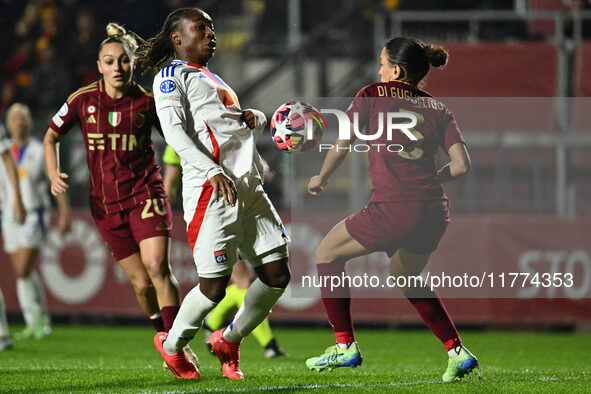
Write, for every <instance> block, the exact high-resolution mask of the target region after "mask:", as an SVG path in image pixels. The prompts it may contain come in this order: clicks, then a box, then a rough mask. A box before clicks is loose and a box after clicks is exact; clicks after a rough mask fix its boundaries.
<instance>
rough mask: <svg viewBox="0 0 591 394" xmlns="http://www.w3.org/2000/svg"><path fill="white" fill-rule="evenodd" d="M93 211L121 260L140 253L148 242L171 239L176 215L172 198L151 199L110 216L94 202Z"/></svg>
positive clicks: (98, 223)
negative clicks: (161, 238) (174, 215)
mask: <svg viewBox="0 0 591 394" xmlns="http://www.w3.org/2000/svg"><path fill="white" fill-rule="evenodd" d="M90 210H91V212H92V217H93V218H94V222H95V223H96V225H97V227H98V230H99V232H100V233H101V236H102V237H103V240H104V241H105V243H106V244H107V246H108V247H109V248H110V249H111V252H112V253H113V257H114V258H115V260H117V261H121V260H122V259H124V258H126V257H129V256H131V255H132V254H134V253H136V252H138V251H139V243H140V241H142V240H144V239H148V238H152V237H159V236H165V237H170V230H171V229H172V215H171V210H170V204H169V203H168V198H165V197H158V198H151V199H148V200H144V201H141V202H140V203H139V204H138V205H137V206H134V207H131V208H128V209H124V210H123V211H119V212H113V213H109V214H107V213H106V212H105V211H104V209H103V208H102V207H99V206H98V204H93V203H92V202H91V204H90Z"/></svg>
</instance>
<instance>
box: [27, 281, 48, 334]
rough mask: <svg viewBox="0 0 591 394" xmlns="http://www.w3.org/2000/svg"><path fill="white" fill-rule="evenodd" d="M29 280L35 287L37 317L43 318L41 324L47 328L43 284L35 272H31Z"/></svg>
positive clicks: (46, 310) (46, 309)
mask: <svg viewBox="0 0 591 394" xmlns="http://www.w3.org/2000/svg"><path fill="white" fill-rule="evenodd" d="M31 279H33V284H34V285H35V298H36V300H37V305H38V308H39V316H40V317H45V321H43V324H45V325H46V326H49V310H48V308H47V301H46V300H45V289H44V288H43V282H41V278H39V275H38V274H37V272H36V271H32V272H31Z"/></svg>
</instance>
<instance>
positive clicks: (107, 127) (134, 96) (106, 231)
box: [44, 23, 197, 363]
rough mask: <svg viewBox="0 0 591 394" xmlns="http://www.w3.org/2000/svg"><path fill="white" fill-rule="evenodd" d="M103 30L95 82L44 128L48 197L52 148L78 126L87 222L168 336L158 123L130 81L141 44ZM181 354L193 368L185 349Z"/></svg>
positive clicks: (119, 30) (173, 285) (169, 283)
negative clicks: (86, 185) (84, 153)
mask: <svg viewBox="0 0 591 394" xmlns="http://www.w3.org/2000/svg"><path fill="white" fill-rule="evenodd" d="M106 29H107V38H106V39H105V40H104V41H103V42H102V43H101V45H100V47H99V50H98V60H97V66H98V70H99V72H100V73H101V74H102V78H101V79H99V80H98V81H96V82H94V83H92V84H90V85H88V86H85V87H83V88H81V89H78V90H77V91H76V92H74V93H72V94H71V95H70V97H68V99H67V100H66V102H65V103H64V105H63V106H62V107H61V109H60V110H59V111H58V113H57V114H55V116H54V117H53V118H52V119H51V121H50V122H49V129H48V130H47V133H46V134H45V141H44V151H45V162H46V165H47V171H48V175H49V179H50V181H51V192H52V193H53V194H54V195H56V196H57V195H59V194H62V193H65V192H66V190H67V189H68V184H67V183H66V180H67V178H68V175H67V174H65V173H63V172H60V170H59V163H58V156H57V146H56V145H57V143H58V142H59V141H61V139H62V138H63V137H64V136H65V135H66V133H67V132H68V131H70V129H71V128H72V127H73V126H74V125H76V124H79V125H80V128H81V131H82V137H83V139H84V145H85V147H86V151H87V161H88V169H89V170H90V175H89V186H90V210H91V212H92V216H93V218H94V221H95V223H96V225H97V227H98V230H99V232H100V233H101V236H102V237H103V240H104V241H105V243H106V244H107V245H108V247H109V249H110V250H111V252H112V254H113V257H114V258H115V260H117V261H118V262H119V265H120V267H121V268H122V269H123V271H124V272H125V274H126V275H127V277H128V278H129V280H130V282H131V284H132V286H133V288H134V290H135V295H136V298H137V301H138V303H139V304H140V307H141V308H142V310H143V311H144V313H145V314H146V315H147V317H148V318H149V320H150V322H151V324H152V326H153V327H154V328H155V329H156V331H158V332H161V331H168V330H169V329H170V327H171V326H172V322H173V321H174V318H175V317H176V314H177V313H178V310H179V305H180V290H179V286H178V283H177V281H176V279H175V277H174V276H173V274H172V271H171V268H170V264H169V261H168V258H169V248H170V230H171V226H172V217H171V209H170V204H169V202H168V197H167V195H166V192H165V191H164V187H163V185H162V176H161V175H160V167H159V166H158V165H157V164H156V161H155V160H154V146H153V144H152V138H151V132H152V128H153V127H156V128H157V129H160V123H159V122H158V117H157V116H156V110H155V106H154V98H153V95H152V94H150V93H148V92H146V91H145V90H144V89H143V88H142V87H141V86H139V85H138V84H137V83H135V82H134V81H133V79H132V75H133V69H134V63H135V59H136V50H137V48H138V43H137V40H140V41H141V39H140V38H139V37H138V36H137V35H135V34H134V33H132V32H127V31H126V30H125V29H124V28H123V27H121V26H119V25H117V24H115V23H109V24H108V25H107V28H106ZM185 352H186V353H187V354H188V356H189V357H190V358H191V359H192V361H193V362H194V363H197V359H196V357H195V356H194V353H193V352H192V351H191V349H190V348H188V347H187V348H186V349H185Z"/></svg>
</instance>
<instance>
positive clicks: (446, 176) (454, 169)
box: [435, 109, 471, 183]
mask: <svg viewBox="0 0 591 394" xmlns="http://www.w3.org/2000/svg"><path fill="white" fill-rule="evenodd" d="M441 115H442V116H441V118H440V119H439V125H440V126H439V129H440V130H441V131H442V133H441V136H440V144H441V147H442V148H443V149H444V150H445V151H446V152H447V154H448V155H449V158H450V159H451V161H450V162H449V163H447V164H446V165H444V166H443V167H442V168H441V169H440V170H439V171H437V175H436V178H435V179H436V181H437V182H438V183H445V182H449V181H451V180H454V179H456V178H458V177H460V176H462V175H464V174H466V173H468V171H470V165H471V162H470V155H468V149H467V148H466V143H465V141H464V137H463V136H462V133H461V132H460V128H459V127H458V123H457V121H456V118H455V116H454V115H453V113H451V111H449V110H448V109H446V110H445V111H442V113H441Z"/></svg>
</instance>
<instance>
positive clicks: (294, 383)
mask: <svg viewBox="0 0 591 394" xmlns="http://www.w3.org/2000/svg"><path fill="white" fill-rule="evenodd" d="M11 329H12V332H13V333H14V332H16V331H18V330H20V329H22V326H12V327H11ZM275 334H276V336H277V338H278V340H279V342H280V344H281V345H282V347H283V348H284V349H285V350H286V351H287V352H288V353H289V354H290V357H289V358H287V359H279V360H267V359H265V358H263V356H262V349H261V348H260V347H259V346H258V345H257V344H256V342H255V341H254V339H252V338H247V339H246V340H245V341H244V343H243V346H242V370H243V371H244V374H245V375H246V379H245V380H244V381H228V380H226V379H223V378H222V374H221V371H220V367H219V362H218V360H217V358H215V357H214V356H211V355H209V354H207V353H206V352H205V347H204V345H203V341H202V335H201V333H200V334H199V336H198V337H197V338H196V339H195V340H194V341H193V343H192V347H193V349H194V350H195V351H196V353H197V354H198V356H199V358H200V362H201V368H200V369H201V373H202V375H203V377H202V379H200V380H198V381H183V380H178V379H175V378H174V377H173V376H172V374H171V373H170V372H169V371H168V370H163V369H162V360H161V359H160V356H159V355H158V354H157V353H156V350H155V349H154V348H153V345H152V337H153V331H152V330H151V329H150V328H148V327H134V326H132V327H129V326H127V327H125V326H124V327H121V326H113V327H111V326H56V327H54V331H53V333H52V334H51V336H49V337H48V338H47V339H45V340H42V341H35V340H28V341H20V342H15V346H14V348H13V349H12V350H8V351H3V352H0V392H25V393H42V392H52V393H53V392H149V393H156V392H169V393H170V392H222V393H223V392H253V391H263V390H264V391H271V392H285V393H292V392H315V393H316V392H318V393H329V392H339V393H344V392H346V393H350V392H359V393H365V392H380V391H381V392H417V391H418V392H437V393H438V392H454V393H455V392H470V393H473V392H491V393H492V392H589V390H591V335H590V334H570V333H535V332H478V331H464V332H463V335H462V338H463V340H464V343H465V344H466V345H467V346H468V347H469V349H470V350H471V351H472V352H473V353H474V354H476V356H477V357H478V359H479V361H480V365H481V367H480V369H479V370H476V371H475V372H473V373H472V375H470V376H469V377H468V378H467V379H465V380H463V381H461V382H459V383H453V384H443V383H440V381H439V380H440V378H441V374H442V373H443V371H444V369H445V366H446V358H447V356H446V354H445V352H444V350H443V347H442V346H441V344H440V343H439V341H438V340H437V339H436V338H435V337H433V335H432V334H431V333H429V332H427V331H423V330H364V329H360V330H358V332H357V339H358V342H359V343H360V346H361V350H362V353H363V356H364V359H363V365H362V366H361V367H359V368H356V369H354V370H351V369H349V368H342V369H336V370H334V371H332V372H322V373H318V372H312V371H309V370H308V369H307V368H306V367H305V365H304V361H305V359H306V358H307V357H310V356H314V355H317V354H319V353H320V352H321V351H323V350H324V348H326V347H327V346H329V345H331V344H332V343H331V342H332V341H333V337H332V334H331V332H330V330H329V329H327V328H319V329H275Z"/></svg>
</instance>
